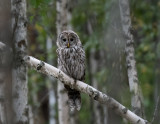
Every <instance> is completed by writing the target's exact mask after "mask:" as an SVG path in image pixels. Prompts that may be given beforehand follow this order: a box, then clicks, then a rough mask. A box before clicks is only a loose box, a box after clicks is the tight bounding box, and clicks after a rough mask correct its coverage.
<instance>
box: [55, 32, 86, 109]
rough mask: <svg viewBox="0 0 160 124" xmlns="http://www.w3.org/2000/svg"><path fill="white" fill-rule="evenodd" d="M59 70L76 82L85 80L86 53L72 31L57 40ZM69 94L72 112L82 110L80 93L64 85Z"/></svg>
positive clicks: (63, 33)
mask: <svg viewBox="0 0 160 124" xmlns="http://www.w3.org/2000/svg"><path fill="white" fill-rule="evenodd" d="M57 46H58V49H57V54H58V68H59V69H60V70H61V71H63V72H64V73H66V74H67V75H69V76H70V77H72V78H73V79H75V80H80V81H83V80H84V78H85V51H84V49H83V47H82V44H81V41H80V39H79V37H78V35H77V34H76V33H75V32H73V31H71V30H68V31H63V32H62V33H61V34H59V36H58V39H57ZM64 87H65V88H66V89H67V92H68V98H69V99H68V103H69V107H70V110H71V111H74V110H75V109H77V110H80V108H81V96H80V92H79V91H77V90H75V89H71V88H70V87H69V86H67V85H64Z"/></svg>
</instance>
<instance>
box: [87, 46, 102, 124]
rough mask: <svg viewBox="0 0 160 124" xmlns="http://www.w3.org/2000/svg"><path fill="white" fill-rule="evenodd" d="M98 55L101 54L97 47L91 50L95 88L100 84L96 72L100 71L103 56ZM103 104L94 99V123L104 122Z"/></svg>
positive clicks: (100, 123)
mask: <svg viewBox="0 0 160 124" xmlns="http://www.w3.org/2000/svg"><path fill="white" fill-rule="evenodd" d="M97 54H98V55H97ZM96 56H100V55H99V51H96V50H95V49H92V50H91V54H90V65H91V67H92V68H91V75H92V85H93V87H94V88H96V89H97V88H98V84H97V80H96V78H95V74H96V73H97V72H98V66H99V64H100V63H99V62H98V61H101V60H100V59H101V57H100V58H96ZM101 107H102V106H101V105H100V104H98V102H97V101H94V103H93V111H94V124H102V114H101V110H100V109H101Z"/></svg>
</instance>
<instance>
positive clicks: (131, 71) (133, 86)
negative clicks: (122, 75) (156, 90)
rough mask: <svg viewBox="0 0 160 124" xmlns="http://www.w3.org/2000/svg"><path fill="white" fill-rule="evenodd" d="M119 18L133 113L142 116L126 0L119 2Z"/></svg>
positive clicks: (127, 2) (140, 96)
mask: <svg viewBox="0 0 160 124" xmlns="http://www.w3.org/2000/svg"><path fill="white" fill-rule="evenodd" d="M119 7H120V16H121V23H122V30H123V34H124V38H125V40H126V48H125V52H126V64H127V71H128V80H129V88H130V92H131V97H132V98H131V104H132V109H133V111H134V112H135V113H136V114H137V115H139V116H141V117H142V116H143V108H142V94H141V92H140V87H139V81H138V77H137V70H136V61H135V55H134V40H133V35H132V34H131V27H132V26H131V18H130V8H129V1H128V0H119Z"/></svg>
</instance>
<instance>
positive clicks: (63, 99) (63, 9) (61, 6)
mask: <svg viewBox="0 0 160 124" xmlns="http://www.w3.org/2000/svg"><path fill="white" fill-rule="evenodd" d="M56 9H57V22H56V23H57V35H59V34H60V33H61V32H62V31H63V30H66V29H67V24H68V18H67V11H68V10H67V0H57V3H56ZM57 89H58V91H57V92H58V93H57V94H58V120H59V124H69V108H68V104H67V100H68V96H67V93H66V91H65V88H64V85H63V84H62V83H60V82H59V81H58V88H57Z"/></svg>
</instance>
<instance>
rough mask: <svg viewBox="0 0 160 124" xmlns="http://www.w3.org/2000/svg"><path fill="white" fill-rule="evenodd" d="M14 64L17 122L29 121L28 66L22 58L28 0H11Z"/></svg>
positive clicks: (25, 46)
mask: <svg viewBox="0 0 160 124" xmlns="http://www.w3.org/2000/svg"><path fill="white" fill-rule="evenodd" d="M11 10H12V31H13V32H12V33H13V34H12V38H13V44H14V46H13V53H14V64H13V71H12V92H13V111H14V122H13V123H15V124H26V123H28V105H27V102H28V96H27V94H28V88H27V66H26V65H25V64H24V63H23V62H22V58H23V57H24V56H25V55H26V52H27V27H26V24H27V17H26V0H11Z"/></svg>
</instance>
